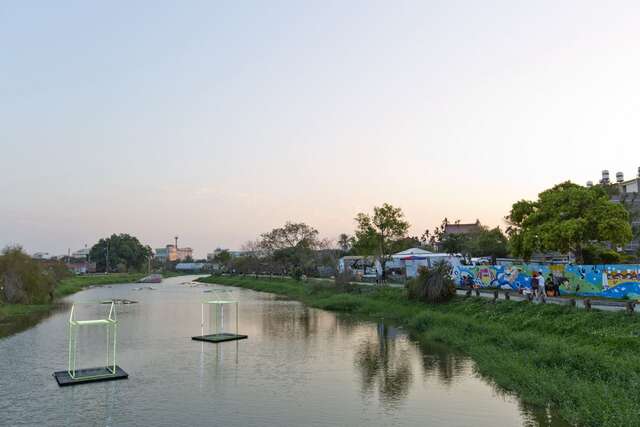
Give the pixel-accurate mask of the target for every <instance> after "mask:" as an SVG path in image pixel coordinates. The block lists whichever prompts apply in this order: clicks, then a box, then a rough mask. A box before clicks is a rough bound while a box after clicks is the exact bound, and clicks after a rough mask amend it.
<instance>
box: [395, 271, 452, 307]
mask: <svg viewBox="0 0 640 427" xmlns="http://www.w3.org/2000/svg"><path fill="white" fill-rule="evenodd" d="M406 288H407V295H408V297H409V299H412V300H417V301H423V302H428V303H440V302H445V301H448V300H450V299H451V298H452V297H453V296H454V295H455V294H456V288H455V286H454V284H453V280H452V279H451V266H450V265H449V263H447V262H445V261H442V262H438V263H436V264H435V265H434V266H433V267H432V268H421V269H420V271H419V272H418V276H417V277H416V278H414V279H411V280H409V281H408V282H407V284H406Z"/></svg>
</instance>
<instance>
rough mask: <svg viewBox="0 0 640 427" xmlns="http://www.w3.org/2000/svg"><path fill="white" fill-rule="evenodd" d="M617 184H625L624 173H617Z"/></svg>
mask: <svg viewBox="0 0 640 427" xmlns="http://www.w3.org/2000/svg"><path fill="white" fill-rule="evenodd" d="M616 182H617V183H618V184H620V183H621V182H624V174H623V173H622V172H616Z"/></svg>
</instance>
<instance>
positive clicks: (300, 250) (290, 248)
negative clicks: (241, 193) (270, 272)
mask: <svg viewBox="0 0 640 427" xmlns="http://www.w3.org/2000/svg"><path fill="white" fill-rule="evenodd" d="M325 246H326V245H325V242H324V241H322V240H320V239H319V237H318V230H316V229H315V228H313V227H311V226H309V225H307V224H305V223H303V222H299V223H294V222H287V223H286V224H285V225H284V226H283V227H280V228H274V229H273V230H271V231H270V232H268V233H263V234H261V235H260V240H259V247H260V248H261V249H262V250H264V251H265V253H266V255H269V256H270V257H271V258H272V259H273V260H274V261H275V262H276V263H278V264H280V265H281V266H282V267H283V268H284V269H285V270H286V271H289V272H291V273H292V274H293V275H294V276H296V277H299V276H300V274H302V273H303V272H306V271H308V270H310V269H311V266H312V264H313V261H314V256H315V251H317V250H318V249H322V248H324V247H325Z"/></svg>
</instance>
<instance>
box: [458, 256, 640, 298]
mask: <svg viewBox="0 0 640 427" xmlns="http://www.w3.org/2000/svg"><path fill="white" fill-rule="evenodd" d="M533 272H537V273H541V274H542V275H544V277H545V279H546V280H547V288H548V287H549V276H550V275H551V276H552V277H553V280H554V282H556V283H558V284H559V290H560V294H561V295H562V294H578V295H582V296H599V297H608V298H631V299H640V265H637V264H634V265H628V264H610V265H576V264H551V265H550V264H516V265H480V266H466V265H459V266H455V267H454V268H453V275H454V281H455V283H456V285H458V286H460V285H461V283H462V280H463V278H464V277H465V276H471V277H472V278H473V281H474V283H475V285H476V286H479V287H483V288H502V289H513V290H521V289H531V276H532V273H533Z"/></svg>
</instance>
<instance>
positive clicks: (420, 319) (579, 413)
mask: <svg viewBox="0 0 640 427" xmlns="http://www.w3.org/2000/svg"><path fill="white" fill-rule="evenodd" d="M202 280H203V281H206V282H210V283H218V284H222V285H232V286H238V287H243V288H250V289H255V290H259V291H264V292H271V293H275V294H280V295H286V296H288V297H291V298H294V299H297V300H300V301H302V302H304V303H306V304H309V305H311V306H314V307H319V308H323V309H327V310H335V311H341V312H348V313H353V314H355V315H363V316H367V317H373V318H384V319H385V320H387V321H392V322H395V323H398V324H401V325H403V326H405V327H407V329H408V330H409V331H410V333H411V334H412V336H413V337H414V338H416V339H417V340H418V341H421V342H425V343H426V342H440V343H443V344H446V345H448V346H449V347H451V348H454V349H457V350H460V351H463V352H465V353H466V354H468V355H469V356H471V357H472V358H473V359H474V360H475V362H476V364H477V369H478V371H479V373H480V374H482V375H484V376H485V377H486V378H488V379H489V380H491V381H493V382H494V383H495V384H496V385H498V386H499V387H501V388H503V389H505V390H509V391H513V392H516V393H517V394H518V395H519V397H520V398H521V399H522V400H523V401H525V402H528V403H531V404H535V405H540V406H546V405H552V406H553V407H555V408H557V410H558V411H559V413H560V414H561V416H562V417H563V418H565V419H566V420H567V421H569V422H570V423H574V424H578V425H588V426H638V425H640V399H639V398H638V396H640V318H638V317H637V316H633V317H629V316H628V315H626V314H624V313H621V312H599V311H592V312H587V311H584V310H578V309H575V308H571V307H568V306H559V305H552V304H548V305H535V304H530V303H527V302H515V301H499V302H498V304H494V303H492V302H491V301H490V300H488V299H484V298H474V297H472V298H464V297H456V298H454V299H453V300H452V301H451V302H449V303H447V304H441V305H426V304H422V303H417V302H411V301H408V300H407V299H406V297H405V295H404V290H402V289H388V288H387V289H371V288H370V289H368V290H367V292H366V293H341V292H338V291H336V290H335V289H333V288H332V286H331V285H330V284H327V283H326V282H325V283H324V285H322V284H320V283H310V284H301V283H299V282H295V281H293V280H281V279H271V280H269V279H254V278H246V277H245V278H238V277H211V278H206V279H202Z"/></svg>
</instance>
